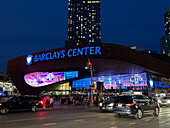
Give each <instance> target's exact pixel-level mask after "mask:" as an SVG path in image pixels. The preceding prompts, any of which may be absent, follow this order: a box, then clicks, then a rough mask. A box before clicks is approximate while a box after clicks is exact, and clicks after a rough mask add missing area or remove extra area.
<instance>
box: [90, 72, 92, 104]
mask: <svg viewBox="0 0 170 128" xmlns="http://www.w3.org/2000/svg"><path fill="white" fill-rule="evenodd" d="M90 74H91V85H93V70H92V69H90ZM90 106H91V107H93V88H91V102H90Z"/></svg>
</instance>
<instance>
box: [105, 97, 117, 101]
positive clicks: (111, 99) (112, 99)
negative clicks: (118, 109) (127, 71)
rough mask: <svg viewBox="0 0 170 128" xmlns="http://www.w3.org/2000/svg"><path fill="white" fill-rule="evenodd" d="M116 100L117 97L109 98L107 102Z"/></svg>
mask: <svg viewBox="0 0 170 128" xmlns="http://www.w3.org/2000/svg"><path fill="white" fill-rule="evenodd" d="M115 99H116V97H109V98H107V100H106V101H113V102H114V101H115Z"/></svg>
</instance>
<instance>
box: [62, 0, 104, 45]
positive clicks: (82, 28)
mask: <svg viewBox="0 0 170 128" xmlns="http://www.w3.org/2000/svg"><path fill="white" fill-rule="evenodd" d="M100 42H101V16H100V0H69V1H68V41H66V43H65V45H66V46H73V45H82V44H91V43H100Z"/></svg>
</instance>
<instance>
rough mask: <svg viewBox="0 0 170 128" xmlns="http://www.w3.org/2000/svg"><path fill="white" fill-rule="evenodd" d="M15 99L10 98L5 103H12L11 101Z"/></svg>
mask: <svg viewBox="0 0 170 128" xmlns="http://www.w3.org/2000/svg"><path fill="white" fill-rule="evenodd" d="M14 99H15V97H11V98H9V99H8V100H7V101H6V102H10V101H12V100H14Z"/></svg>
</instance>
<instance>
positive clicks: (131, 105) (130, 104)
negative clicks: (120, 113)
mask: <svg viewBox="0 0 170 128" xmlns="http://www.w3.org/2000/svg"><path fill="white" fill-rule="evenodd" d="M125 105H126V106H133V105H135V104H134V103H131V104H125Z"/></svg>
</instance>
